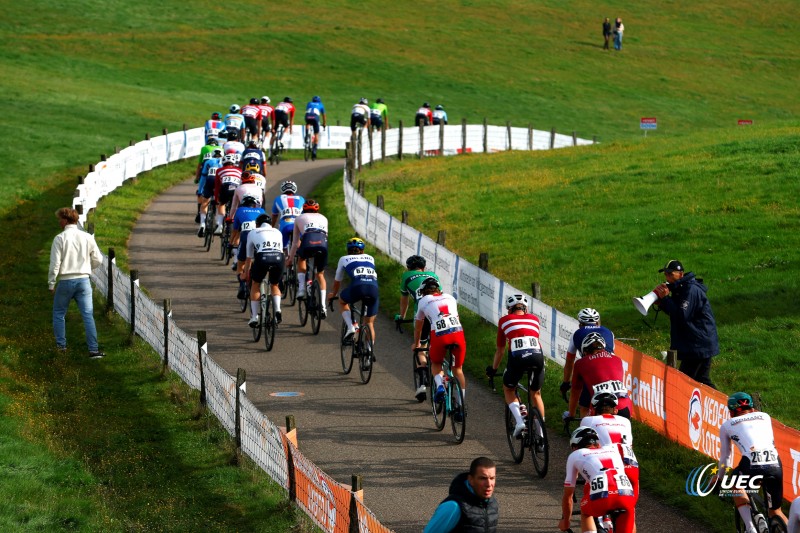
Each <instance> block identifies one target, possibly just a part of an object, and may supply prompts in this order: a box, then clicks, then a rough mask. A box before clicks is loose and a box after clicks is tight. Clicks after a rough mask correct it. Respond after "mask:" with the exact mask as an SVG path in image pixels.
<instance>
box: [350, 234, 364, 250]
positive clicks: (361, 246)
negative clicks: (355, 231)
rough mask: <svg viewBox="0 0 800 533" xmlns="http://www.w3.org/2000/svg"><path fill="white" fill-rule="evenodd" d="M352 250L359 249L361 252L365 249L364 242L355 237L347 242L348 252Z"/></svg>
mask: <svg viewBox="0 0 800 533" xmlns="http://www.w3.org/2000/svg"><path fill="white" fill-rule="evenodd" d="M352 248H357V249H359V250H363V249H364V241H362V240H361V239H359V238H358V237H353V238H352V239H349V240H348V241H347V251H350V250H351V249H352Z"/></svg>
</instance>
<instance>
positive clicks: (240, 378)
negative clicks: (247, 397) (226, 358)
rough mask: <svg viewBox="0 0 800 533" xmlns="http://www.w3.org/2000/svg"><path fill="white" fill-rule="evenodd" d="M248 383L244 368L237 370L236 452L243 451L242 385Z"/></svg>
mask: <svg viewBox="0 0 800 533" xmlns="http://www.w3.org/2000/svg"><path fill="white" fill-rule="evenodd" d="M246 381H247V372H245V370H244V368H237V369H236V419H235V426H236V427H235V433H236V450H237V451H238V450H241V449H242V397H241V393H242V385H244V383H245V382H246Z"/></svg>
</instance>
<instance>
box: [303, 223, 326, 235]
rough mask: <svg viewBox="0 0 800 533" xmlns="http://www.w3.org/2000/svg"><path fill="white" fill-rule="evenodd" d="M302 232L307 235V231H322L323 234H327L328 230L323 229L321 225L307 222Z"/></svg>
mask: <svg viewBox="0 0 800 533" xmlns="http://www.w3.org/2000/svg"><path fill="white" fill-rule="evenodd" d="M303 231H304V232H305V233H308V232H309V231H322V232H323V233H327V232H328V228H327V227H324V228H323V227H322V224H316V223H314V222H309V223H308V224H306V228H305V230H303Z"/></svg>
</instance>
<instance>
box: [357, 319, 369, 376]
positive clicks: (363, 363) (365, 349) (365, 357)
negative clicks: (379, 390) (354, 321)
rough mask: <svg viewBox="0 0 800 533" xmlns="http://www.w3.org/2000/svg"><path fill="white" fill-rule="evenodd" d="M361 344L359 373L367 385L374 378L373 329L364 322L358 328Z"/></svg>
mask: <svg viewBox="0 0 800 533" xmlns="http://www.w3.org/2000/svg"><path fill="white" fill-rule="evenodd" d="M358 337H359V343H360V346H359V347H358V351H359V358H358V373H359V374H360V375H361V383H363V384H364V385H366V384H367V383H369V380H370V378H372V348H373V346H372V330H371V329H369V326H367V325H365V324H362V326H361V328H360V329H359V330H358Z"/></svg>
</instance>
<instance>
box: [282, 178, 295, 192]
mask: <svg viewBox="0 0 800 533" xmlns="http://www.w3.org/2000/svg"><path fill="white" fill-rule="evenodd" d="M281 192H282V193H283V194H296V193H297V184H296V183H295V182H293V181H284V182H283V183H281Z"/></svg>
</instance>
